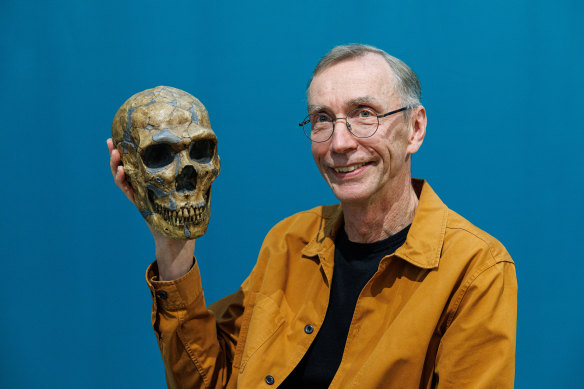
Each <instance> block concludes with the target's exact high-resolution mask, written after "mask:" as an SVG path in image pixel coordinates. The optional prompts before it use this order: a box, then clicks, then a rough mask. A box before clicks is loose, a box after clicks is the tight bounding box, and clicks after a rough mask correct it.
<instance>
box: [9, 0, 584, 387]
mask: <svg viewBox="0 0 584 389" xmlns="http://www.w3.org/2000/svg"><path fill="white" fill-rule="evenodd" d="M583 11H584V9H583V6H582V2H581V1H576V0H575V1H567V0H559V1H554V2H551V3H550V2H544V1H533V0H523V1H517V0H515V1H501V0H491V1H480V2H470V1H468V2H467V1H448V2H443V1H429V0H428V1H426V0H418V1H409V2H389V1H365V0H363V1H359V2H351V1H344V0H335V1H322V2H314V3H313V2H305V1H295V2H276V1H252V2H225V1H206V2H200V1H174V2H170V1H169V2H167V3H165V4H163V2H158V1H145V0H142V1H120V2H118V1H115V2H114V1H104V0H99V1H98V0H91V1H83V2H77V1H63V0H61V1H11V0H3V1H2V2H1V3H0V87H1V92H0V128H1V135H2V140H1V141H0V158H1V163H2V173H1V174H2V177H3V179H2V190H1V191H0V196H1V203H0V204H1V205H0V209H1V211H0V212H1V217H0V223H1V225H0V228H1V236H2V238H1V243H2V254H1V256H0V258H1V259H0V264H1V269H2V275H3V276H2V283H1V292H0V333H1V335H0V387H2V388H47V387H50V388H104V387H108V388H134V387H136V388H137V387H140V388H161V387H164V371H163V366H162V363H161V360H160V357H159V355H158V347H157V345H156V342H155V337H154V335H153V333H152V331H151V327H150V304H151V302H150V294H149V293H148V290H147V288H146V285H145V281H144V270H145V269H146V266H147V265H148V264H149V263H150V262H151V260H153V255H154V251H153V243H152V240H151V237H150V235H149V232H148V230H147V228H146V226H145V225H144V223H143V220H142V219H141V216H140V215H139V213H138V212H137V211H136V209H135V208H134V207H133V206H132V205H131V204H130V203H129V202H128V201H127V200H126V199H125V197H124V196H123V195H122V193H121V192H120V191H119V190H118V189H117V188H116V187H115V186H114V185H113V181H112V179H111V174H110V171H109V166H108V154H107V149H106V144H105V139H106V138H107V137H109V136H110V134H111V122H112V119H113V116H114V114H115V112H116V110H117V109H118V107H119V106H120V105H121V104H122V103H123V102H124V101H125V100H126V99H127V98H128V97H130V96H131V95H132V94H134V93H136V92H138V91H141V90H144V89H147V88H151V87H154V86H156V85H170V86H175V87H178V88H180V89H184V90H186V91H188V92H190V93H192V94H193V95H195V96H197V97H198V98H200V99H201V100H202V101H203V103H204V104H205V105H206V107H207V108H208V110H209V112H210V114H211V122H212V125H213V128H214V129H215V132H216V133H217V135H218V137H219V140H220V141H219V151H220V155H221V159H222V171H221V175H220V176H219V178H218V179H217V181H216V182H215V184H214V190H213V216H212V221H211V225H210V227H209V230H208V233H207V235H205V237H203V238H202V239H200V240H199V241H198V242H197V256H198V257H199V260H200V267H201V272H202V274H203V278H204V280H203V284H204V288H205V293H206V298H207V301H208V302H211V301H214V300H216V299H218V298H220V297H222V296H223V295H225V294H227V293H230V292H232V291H234V290H235V289H236V288H237V287H238V285H239V284H240V283H241V282H242V281H243V279H244V278H245V277H246V275H247V274H248V273H249V271H250V270H251V268H252V266H253V264H254V262H255V257H256V254H257V251H258V249H259V247H260V244H261V242H262V239H263V237H264V235H265V234H266V232H267V231H268V230H269V228H270V227H271V226H272V225H273V224H274V223H276V222H277V221H278V220H280V219H281V218H283V217H285V216H288V215H289V214H291V213H294V212H296V211H299V210H302V209H306V208H311V207H314V206H316V205H319V204H322V203H333V202H336V200H335V198H334V197H333V196H332V194H331V193H330V191H329V189H328V187H327V186H326V184H325V183H324V180H322V178H321V177H320V175H319V173H318V171H317V169H316V167H315V166H314V163H313V161H312V157H311V155H310V151H309V142H308V141H307V139H305V137H304V135H303V134H302V133H301V130H300V128H299V127H298V125H297V123H298V122H299V121H300V120H301V119H302V118H303V117H304V116H305V104H306V102H305V97H304V92H305V87H306V82H307V80H308V78H309V76H310V73H311V71H312V69H313V67H314V66H315V65H316V63H317V61H318V59H319V58H320V57H321V56H322V55H324V54H325V53H326V51H328V50H329V49H330V48H331V47H332V46H334V45H337V44H343V43H350V42H362V43H368V44H371V45H375V46H378V47H380V48H382V49H385V50H387V51H388V52H389V53H390V54H393V55H395V56H397V57H399V58H401V59H403V60H404V61H405V62H406V63H408V64H409V65H410V66H411V67H412V68H413V69H414V71H416V73H417V74H418V76H419V77H420V79H421V82H422V87H423V97H422V99H423V104H424V105H425V107H426V109H427V112H428V118H429V125H428V133H427V137H426V140H425V142H424V145H423V146H422V149H421V151H420V152H419V153H418V154H417V155H416V156H415V157H414V159H413V173H414V176H416V177H423V178H426V179H428V180H429V182H430V183H431V185H432V186H433V187H434V189H435V190H436V191H437V192H438V194H439V195H440V196H441V198H442V200H444V201H445V202H446V203H447V204H448V205H449V207H450V208H452V209H454V210H455V211H457V212H459V213H461V214H462V215H464V216H465V217H466V218H468V219H469V220H470V221H471V222H473V223H474V224H476V225H478V226H479V227H481V228H483V229H485V230H487V231H488V232H489V233H491V234H492V235H494V236H495V237H497V238H498V239H499V240H501V241H502V242H503V243H504V244H505V245H506V247H507V248H508V250H509V252H510V253H511V255H512V256H513V258H514V259H515V261H516V266H517V274H518V280H519V286H520V289H519V312H518V315H519V317H518V339H517V372H516V387H517V388H533V387H541V388H546V387H556V388H574V387H577V386H578V384H579V383H580V384H581V368H582V364H583V363H584V354H583V353H582V349H583V348H584V336H583V335H582V324H581V322H582V319H583V317H584V304H583V303H582V298H583V297H584V293H583V288H582V284H583V281H582V271H583V270H584V261H583V260H584V255H583V254H582V248H581V243H582V238H581V234H582V232H583V229H582V227H581V226H582V217H583V216H584V212H583V205H582V203H583V195H582V190H583V189H584V184H583V180H582V179H583V175H582V162H581V150H582V146H583V140H584V135H583V134H584V132H583V130H584V128H583V127H584V126H583V124H582V120H581V118H582V105H583V104H582V103H583V101H582V93H581V91H582V90H583V87H584V76H583V74H584V72H583V71H582V62H583V59H584V53H583V47H584V23H583V22H582V20H583V17H584V12H583Z"/></svg>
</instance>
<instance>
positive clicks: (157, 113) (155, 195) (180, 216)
mask: <svg viewBox="0 0 584 389" xmlns="http://www.w3.org/2000/svg"><path fill="white" fill-rule="evenodd" d="M112 138H113V141H114V145H115V147H116V148H117V149H118V150H119V152H120V154H121V157H122V163H123V165H124V171H125V173H126V177H127V180H128V182H129V183H130V185H131V186H132V189H133V190H134V200H135V201H136V206H137V207H138V210H139V211H140V213H141V214H142V216H143V217H144V218H145V219H146V221H147V222H148V223H149V224H150V225H151V226H152V227H154V228H155V229H156V230H158V231H160V232H161V233H163V234H164V235H166V236H168V237H170V238H174V239H195V238H198V237H199V236H201V235H203V234H204V233H205V231H207V225H208V224H209V216H210V213H211V183H212V182H213V181H214V180H215V178H217V175H218V174H219V171H220V162H219V156H218V155H217V137H216V136H215V133H214V132H213V130H212V129H211V123H210V121H209V114H208V113H207V110H206V109H205V107H204V106H203V104H201V102H200V101H199V100H197V99H196V98H195V97H193V96H191V95H190V94H188V93H186V92H184V91H182V90H180V89H176V88H171V87H167V86H158V87H156V88H153V89H148V90H145V91H143V92H140V93H137V94H135V95H134V96H132V97H130V98H129V99H128V100H127V101H126V102H125V103H124V104H123V105H122V106H121V107H120V109H119V110H118V112H117V113H116V115H115V117H114V122H113V126H112Z"/></svg>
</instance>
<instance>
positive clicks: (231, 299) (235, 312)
mask: <svg viewBox="0 0 584 389" xmlns="http://www.w3.org/2000/svg"><path fill="white" fill-rule="evenodd" d="M146 279H147V282H148V286H149V288H150V290H151V293H152V298H153V304H152V326H153V328H154V332H155V333H156V338H157V340H158V346H159V348H160V353H161V355H162V360H163V362H164V366H165V373H166V381H167V385H168V387H169V388H173V389H174V388H177V389H178V388H225V387H227V386H228V383H229V382H230V380H236V379H237V372H234V371H233V370H234V368H233V359H234V354H235V349H236V344H237V339H238V335H239V329H240V326H241V321H242V315H243V312H244V308H243V307H244V300H245V297H246V292H245V290H246V282H247V281H246V282H244V284H243V285H242V287H241V288H240V289H239V290H238V291H237V292H236V293H234V294H232V295H229V296H227V297H225V298H224V299H222V300H220V301H218V302H217V303H216V304H214V305H213V306H211V307H209V308H210V309H208V308H207V306H206V304H205V299H204V296H203V289H202V286H201V275H200V272H199V267H198V265H197V262H196V261H195V264H194V265H193V267H192V268H191V270H190V271H189V272H188V273H187V274H185V275H184V276H183V277H181V278H179V279H177V280H174V281H158V269H157V266H156V262H154V263H153V264H151V265H150V266H149V267H148V270H147V271H146ZM231 384H233V383H232V382H231ZM229 386H231V385H229Z"/></svg>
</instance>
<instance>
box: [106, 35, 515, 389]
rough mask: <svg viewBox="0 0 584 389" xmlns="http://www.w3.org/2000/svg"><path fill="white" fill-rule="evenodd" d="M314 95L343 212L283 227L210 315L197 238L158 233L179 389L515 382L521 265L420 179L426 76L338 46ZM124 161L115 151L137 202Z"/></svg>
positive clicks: (317, 74)
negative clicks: (415, 174) (417, 161)
mask: <svg viewBox="0 0 584 389" xmlns="http://www.w3.org/2000/svg"><path fill="white" fill-rule="evenodd" d="M307 98H308V113H309V116H308V117H307V118H306V119H305V121H304V122H303V123H301V125H302V126H303V127H304V130H305V132H306V134H307V135H308V137H309V138H310V140H311V144H312V148H311V149H312V154H313V156H314V160H315V162H316V164H317V166H318V168H319V170H320V172H321V174H322V175H323V177H324V179H325V180H326V181H327V183H328V184H329V186H330V187H331V189H332V190H333V192H334V194H335V196H336V197H337V198H338V199H339V200H340V202H341V204H340V205H337V206H324V207H317V208H314V209H312V210H309V211H305V212H301V213H298V214H296V215H293V216H291V217H289V218H287V219H285V220H283V221H282V222H280V223H278V224H277V225H276V226H275V227H274V228H273V229H272V230H271V231H270V232H269V233H268V235H267V237H266V239H265V241H264V243H263V246H262V248H261V250H260V253H259V257H258V261H257V263H256V265H255V267H254V269H253V271H252V273H251V274H250V276H249V277H248V278H247V279H246V281H245V282H244V283H243V285H242V286H241V288H240V289H239V290H238V291H237V292H236V293H235V294H233V295H230V296H228V297H226V298H224V299H222V300H220V301H218V302H216V303H215V304H212V305H211V306H210V307H209V309H207V307H206V306H205V302H204V299H203V294H202V293H203V292H202V289H201V281H200V274H199V270H198V266H197V264H196V261H195V262H194V260H193V252H194V243H193V242H192V241H172V240H170V239H167V238H164V237H163V236H162V235H160V234H158V233H157V232H156V231H152V233H153V235H154V240H155V244H156V261H155V262H154V263H153V264H152V265H151V266H150V267H149V269H148V271H147V281H148V284H149V287H150V288H151V290H152V292H153V296H154V304H153V315H152V321H153V326H154V330H155V332H156V334H157V337H158V341H159V345H160V349H161V353H162V357H163V360H164V364H165V367H166V375H167V382H168V386H169V387H173V388H199V387H201V388H203V387H204V388H223V387H227V388H235V387H240V388H261V387H280V388H326V387H331V388H430V387H438V388H450V387H455V388H466V387H468V388H509V387H512V386H513V377H514V353H515V326H516V324H515V323H516V293H517V283H516V276H515V268H514V264H513V262H512V260H511V258H510V257H509V254H508V253H507V252H506V250H505V249H504V247H503V246H502V245H501V244H500V243H499V242H497V241H496V240H495V239H494V238H492V237H491V236H489V235H488V234H486V233H485V232H483V231H481V230H479V229H478V228H476V227H474V226H473V225H471V224H470V223H469V222H468V221H466V220H465V219H463V218H462V217H460V216H459V215H457V214H456V213H454V212H452V211H451V210H449V209H448V208H447V207H446V206H445V205H444V204H443V203H442V202H441V201H440V199H439V198H438V196H437V195H436V194H435V193H434V192H433V191H432V189H431V188H430V186H429V185H428V183H426V182H424V181H422V180H412V178H411V155H412V154H414V153H415V152H417V151H418V149H419V148H420V146H421V144H422V142H423V140H424V136H425V131H426V111H425V109H424V107H423V106H422V105H421V104H420V86H419V82H418V79H417V78H416V76H415V74H414V73H413V72H412V71H411V70H410V69H409V67H407V65H405V64H404V63H403V62H401V61H399V60H398V59H396V58H394V57H391V56H389V55H388V54H386V53H385V52H383V51H381V50H378V49H375V48H373V47H370V46H364V45H348V46H339V47H336V48H334V49H333V50H331V52H329V53H328V54H327V55H326V56H325V57H323V59H322V60H321V61H320V63H319V65H318V66H317V67H316V69H315V71H314V73H313V78H312V80H311V82H310V85H309V89H308V93H307ZM109 143H110V146H109V147H110V151H111V150H112V146H111V142H109ZM119 161H120V158H119V154H118V153H117V152H116V151H113V152H111V161H110V164H111V167H112V173H113V174H114V177H115V182H116V184H117V185H118V186H120V187H121V188H122V190H123V191H124V192H125V193H126V195H127V196H128V197H129V198H130V199H132V191H131V189H130V187H129V186H128V185H127V183H126V181H125V178H124V172H123V168H122V167H121V166H119V165H120V162H119ZM193 262H194V264H193Z"/></svg>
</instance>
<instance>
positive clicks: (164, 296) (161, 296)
mask: <svg viewBox="0 0 584 389" xmlns="http://www.w3.org/2000/svg"><path fill="white" fill-rule="evenodd" d="M156 294H157V295H158V297H160V298H161V299H163V300H166V298H167V297H168V295H167V294H166V292H165V291H163V290H159V291H158V292H156Z"/></svg>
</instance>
